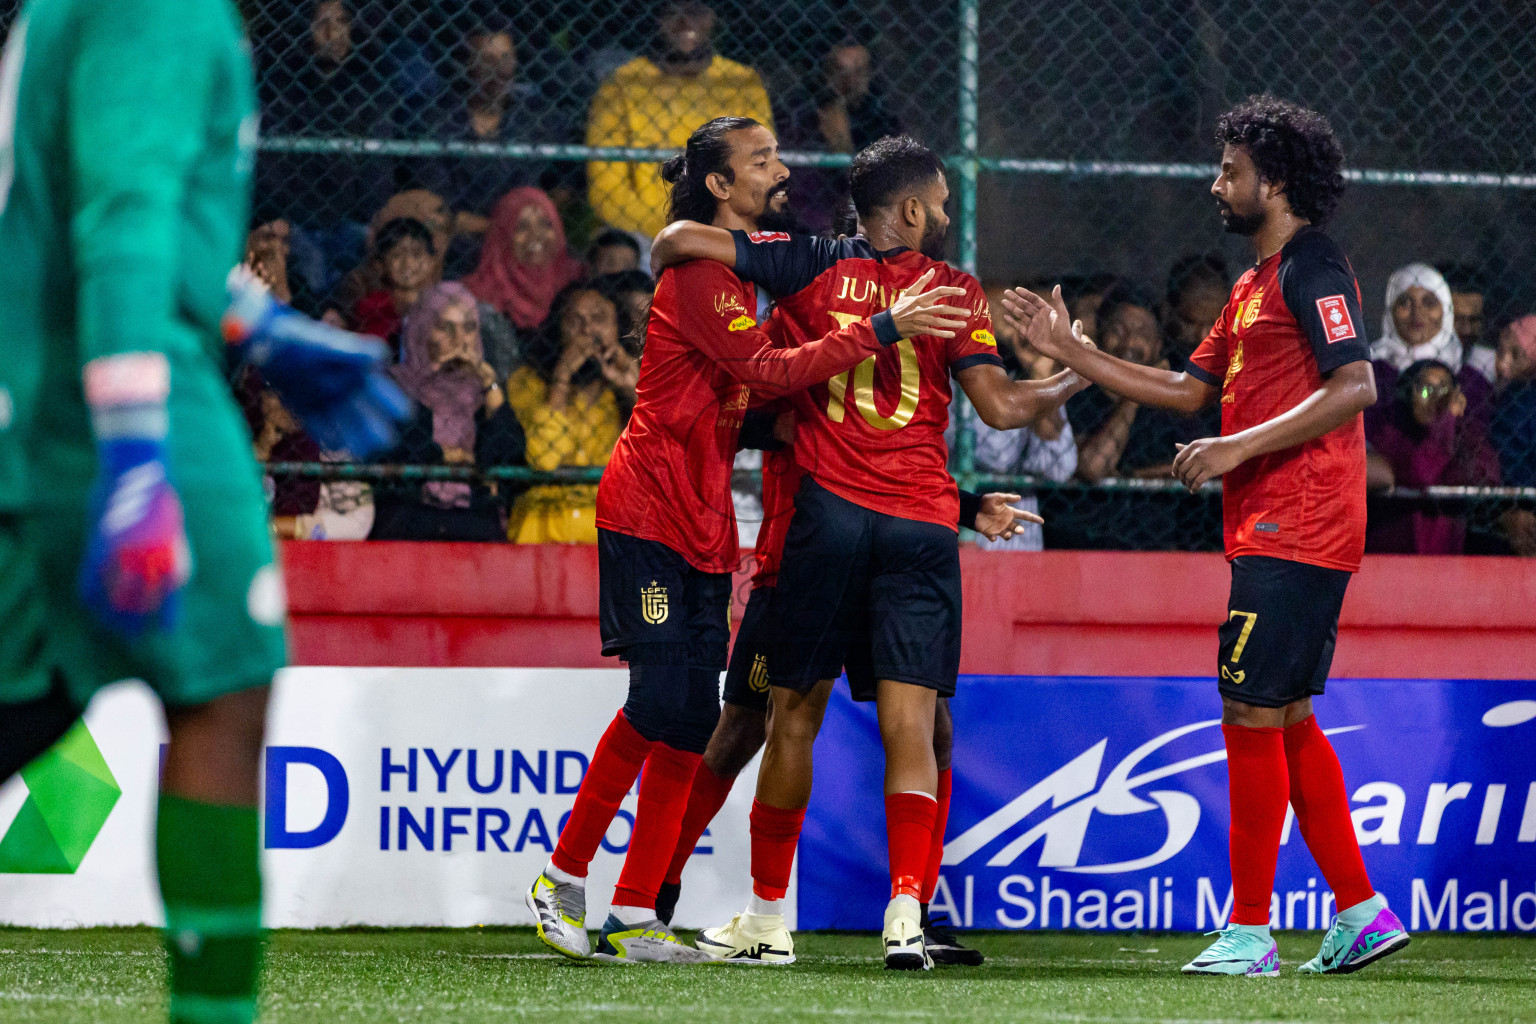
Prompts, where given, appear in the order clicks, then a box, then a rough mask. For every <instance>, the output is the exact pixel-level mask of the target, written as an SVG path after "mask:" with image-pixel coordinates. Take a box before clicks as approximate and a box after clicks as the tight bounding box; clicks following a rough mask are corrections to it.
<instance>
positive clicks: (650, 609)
mask: <svg viewBox="0 0 1536 1024" xmlns="http://www.w3.org/2000/svg"><path fill="white" fill-rule="evenodd" d="M640 615H641V617H642V618H644V619H645V621H646V622H648V623H650V624H651V625H653V626H659V625H661V624H662V623H663V622H666V621H667V588H666V587H663V586H660V585H658V584H657V583H656V581H655V580H651V585H650V586H648V587H641V588H640Z"/></svg>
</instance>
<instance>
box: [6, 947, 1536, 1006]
mask: <svg viewBox="0 0 1536 1024" xmlns="http://www.w3.org/2000/svg"><path fill="white" fill-rule="evenodd" d="M971 938H972V941H973V942H974V944H975V945H977V946H978V947H980V948H982V949H984V950H985V951H986V953H987V955H988V957H989V959H988V962H987V964H986V965H985V966H984V967H980V968H970V969H967V968H950V969H945V970H939V971H934V972H932V973H925V974H907V973H895V972H887V971H884V970H882V969H881V967H880V964H879V962H878V960H877V959H876V957H875V954H876V952H877V951H878V939H877V938H876V937H875V936H872V935H848V934H802V935H800V936H797V938H796V952H797V954H798V955H799V957H800V961H799V962H798V963H796V964H795V965H793V966H791V967H785V968H766V967H755V968H754V967H722V966H710V967H694V968H688V967H655V966H651V967H623V966H609V965H601V966H600V965H597V964H580V963H573V962H570V961H567V960H563V959H560V958H555V957H552V956H545V955H544V953H545V950H544V949H543V948H542V947H541V946H540V945H539V943H538V940H537V939H536V938H535V937H534V935H533V933H532V931H531V930H529V929H523V928H505V929H502V928H497V929H490V928H486V929H472V930H438V929H422V930H358V931H320V932H299V931H279V932H274V933H273V934H272V936H271V939H270V942H269V945H268V950H267V970H266V976H265V982H264V991H263V996H262V1007H263V1013H262V1016H261V1019H262V1021H264V1022H266V1024H279V1022H281V1024H289V1022H292V1024H299V1022H303V1024H316V1022H323V1024H353V1022H358V1024H362V1022H367V1024H373V1022H384V1021H389V1022H432V1024H481V1022H492V1021H495V1022H498V1024H499V1022H504V1021H516V1020H524V1019H533V1020H541V1021H557V1020H558V1021H619V1020H623V1021H629V1022H635V1024H651V1022H663V1021H707V1022H711V1024H732V1022H737V1021H741V1022H759V1021H773V1022H793V1021H802V1020H806V1021H809V1020H829V1019H835V1020H848V1021H865V1020H868V1021H881V1020H895V1021H913V1020H936V1021H956V1022H959V1021H1056V1022H1077V1021H1081V1022H1085V1024H1086V1022H1097V1021H1104V1022H1151V1021H1178V1022H1180V1024H1196V1022H1215V1021H1223V1022H1226V1021H1232V1022H1238V1021H1254V1020H1262V1021H1297V1022H1302V1021H1305V1022H1312V1021H1341V1022H1342V1021H1348V1022H1351V1024H1361V1022H1367V1021H1435V1022H1456V1021H1476V1022H1478V1024H1495V1022H1501V1021H1531V1022H1536V939H1532V938H1521V937H1513V936H1488V937H1472V936H1466V935H1419V936H1417V937H1415V939H1414V941H1413V945H1412V946H1411V947H1409V948H1408V949H1407V950H1406V951H1404V952H1402V953H1399V954H1397V955H1396V956H1393V957H1390V958H1389V959H1387V960H1384V961H1382V962H1381V963H1379V964H1376V965H1373V966H1372V967H1369V968H1367V969H1366V970H1365V971H1363V972H1361V973H1359V974H1355V975H1350V976H1347V977H1303V976H1300V975H1297V974H1296V973H1295V966H1296V965H1297V964H1298V963H1300V962H1301V961H1302V960H1304V959H1306V958H1307V957H1309V956H1311V955H1312V954H1313V953H1314V952H1315V951H1316V949H1317V945H1318V941H1319V939H1320V936H1319V934H1317V933H1305V932H1286V933H1281V934H1280V935H1279V936H1278V940H1279V943H1280V954H1281V957H1282V958H1283V959H1284V960H1285V970H1284V974H1283V976H1282V977H1281V978H1279V979H1253V980H1247V979H1240V978H1185V977H1181V976H1180V975H1179V973H1178V968H1179V965H1180V964H1182V963H1184V962H1185V961H1187V960H1188V959H1189V958H1190V957H1192V956H1193V955H1194V954H1195V953H1198V952H1199V951H1200V950H1201V949H1202V948H1203V946H1204V943H1205V942H1208V941H1209V940H1208V939H1203V938H1201V937H1200V936H1198V935H1189V934H1147V935H1084V934H1020V933H999V932H991V933H972V936H971ZM164 1012H165V960H164V957H163V956H162V955H161V953H160V947H159V939H158V936H157V934H156V933H155V932H153V931H151V930H149V929H143V928H127V929H83V930H79V931H34V930H29V929H14V928H13V929H0V1022H4V1024H12V1022H16V1024H23V1022H25V1024H33V1022H39V1024H41V1022H48V1024H54V1022H58V1024H65V1022H68V1024H90V1022H104V1024H105V1022H113V1024H115V1022H118V1021H157V1020H163V1019H164V1018H163V1014H164Z"/></svg>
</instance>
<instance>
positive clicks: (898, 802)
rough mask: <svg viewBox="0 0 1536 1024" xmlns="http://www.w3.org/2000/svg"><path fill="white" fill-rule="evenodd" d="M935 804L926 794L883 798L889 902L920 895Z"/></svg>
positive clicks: (931, 832)
mask: <svg viewBox="0 0 1536 1024" xmlns="http://www.w3.org/2000/svg"><path fill="white" fill-rule="evenodd" d="M937 810H938V803H937V801H935V800H934V798H933V797H931V796H929V795H928V794H927V793H892V794H891V795H890V796H887V797H886V798H885V839H886V844H887V846H888V847H889V855H890V861H891V898H892V899H895V898H896V897H897V896H911V897H912V898H913V899H917V898H918V897H919V896H921V895H922V891H923V874H924V872H925V871H927V869H928V853H929V849H930V848H931V847H932V846H933V818H934V813H935V812H936V811H937Z"/></svg>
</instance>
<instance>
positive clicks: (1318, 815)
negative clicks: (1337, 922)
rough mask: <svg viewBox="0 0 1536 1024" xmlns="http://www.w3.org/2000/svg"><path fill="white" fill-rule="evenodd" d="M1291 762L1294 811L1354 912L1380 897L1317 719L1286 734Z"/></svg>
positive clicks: (1343, 905) (1341, 902)
mask: <svg viewBox="0 0 1536 1024" xmlns="http://www.w3.org/2000/svg"><path fill="white" fill-rule="evenodd" d="M1285 763H1286V765H1287V766H1288V767H1289V768H1290V775H1291V806H1292V807H1294V808H1296V823H1297V824H1298V825H1300V826H1301V835H1302V838H1303V839H1305V840H1306V841H1307V849H1309V850H1311V851H1312V859H1313V860H1315V861H1317V866H1318V867H1319V868H1320V869H1321V870H1322V872H1323V877H1324V878H1326V879H1327V880H1328V887H1329V888H1330V889H1332V890H1333V899H1334V903H1336V904H1337V905H1338V908H1339V909H1340V910H1348V909H1349V908H1350V907H1352V906H1354V905H1355V904H1357V903H1364V902H1365V901H1366V900H1368V899H1370V898H1371V897H1372V896H1375V895H1376V890H1375V888H1374V887H1372V885H1371V878H1370V876H1369V875H1368V874H1366V872H1365V860H1364V858H1362V857H1361V856H1360V843H1359V842H1358V841H1356V839H1355V823H1354V821H1353V819H1351V818H1350V816H1349V792H1348V790H1346V789H1345V788H1344V771H1343V769H1342V768H1340V767H1339V758H1338V755H1337V754H1335V753H1334V752H1333V744H1332V743H1329V742H1328V737H1327V736H1325V735H1323V730H1322V729H1320V728H1319V727H1318V724H1317V718H1316V717H1315V716H1313V715H1308V716H1307V717H1306V719H1305V720H1304V721H1301V722H1297V723H1296V724H1295V725H1291V726H1287V727H1286V730H1285Z"/></svg>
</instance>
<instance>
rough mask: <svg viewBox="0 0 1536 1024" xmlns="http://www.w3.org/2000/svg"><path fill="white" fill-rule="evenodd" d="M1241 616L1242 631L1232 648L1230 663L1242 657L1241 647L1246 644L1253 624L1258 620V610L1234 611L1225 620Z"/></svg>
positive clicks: (1235, 662) (1234, 662)
mask: <svg viewBox="0 0 1536 1024" xmlns="http://www.w3.org/2000/svg"><path fill="white" fill-rule="evenodd" d="M1239 616H1241V617H1242V619H1243V631H1242V632H1241V633H1239V634H1238V635H1237V644H1236V645H1235V646H1234V647H1233V648H1232V664H1234V665H1236V664H1237V663H1238V662H1239V661H1241V660H1242V657H1243V648H1244V647H1247V646H1248V637H1249V636H1250V635H1251V634H1252V633H1253V624H1254V623H1255V622H1258V621H1259V613H1258V612H1238V611H1234V612H1232V613H1231V614H1230V615H1228V616H1227V621H1228V622H1231V621H1232V620H1233V619H1235V618H1237V617H1239Z"/></svg>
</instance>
